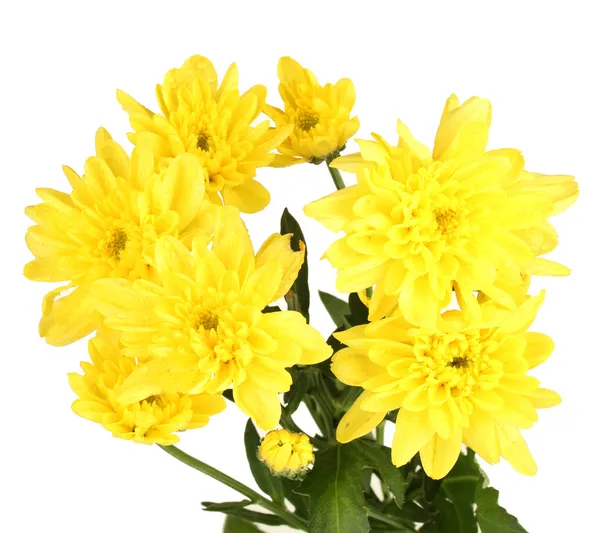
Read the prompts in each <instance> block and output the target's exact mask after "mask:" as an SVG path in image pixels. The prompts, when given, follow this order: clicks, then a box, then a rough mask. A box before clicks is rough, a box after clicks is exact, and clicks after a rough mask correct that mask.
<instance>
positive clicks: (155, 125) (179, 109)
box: [117, 55, 291, 213]
mask: <svg viewBox="0 0 600 533" xmlns="http://www.w3.org/2000/svg"><path fill="white" fill-rule="evenodd" d="M156 95H157V98H158V103H159V105H160V109H161V111H162V115H160V114H157V113H153V112H152V111H150V110H149V109H146V108H145V107H144V106H143V105H141V104H139V103H138V102H136V101H135V100H134V99H133V98H131V96H129V95H127V94H126V93H124V92H122V91H118V93H117V98H118V99H119V102H120V103H121V105H122V106H123V109H125V111H126V112H127V113H128V114H129V119H130V122H131V127H132V128H133V129H134V131H135V133H131V134H130V135H129V139H130V140H131V142H133V144H135V145H136V146H148V147H150V148H151V149H152V151H153V153H154V157H155V159H156V163H157V165H158V167H159V168H164V165H168V164H169V161H170V160H171V159H172V158H174V157H177V156H178V155H180V154H183V153H191V154H193V155H194V156H196V157H197V158H198V161H200V162H201V163H202V166H203V167H204V168H205V169H206V170H207V175H206V191H207V193H208V195H209V197H210V199H211V200H212V201H213V202H214V203H216V204H221V203H222V202H224V203H226V204H232V205H235V206H236V207H238V208H239V209H240V210H241V211H243V212H245V213H256V212H257V211H260V210H261V209H264V207H265V206H266V205H267V204H268V203H269V192H268V191H267V190H266V189H265V188H264V187H263V186H262V185H261V184H260V183H258V182H257V181H255V180H254V177H255V176H256V169H257V168H258V167H264V166H268V165H269V163H271V161H272V160H273V157H274V154H271V153H270V152H271V151H272V150H274V149H275V148H276V147H277V146H278V145H279V144H280V143H281V142H282V141H283V140H284V139H285V138H286V137H287V136H288V135H289V133H290V130H291V128H290V127H283V128H271V127H270V124H269V121H268V120H267V121H263V122H260V123H259V124H257V125H255V126H253V125H252V123H253V122H254V121H255V119H256V118H257V117H258V115H259V114H260V113H261V111H262V110H263V107H264V105H265V99H266V96H267V90H266V88H265V87H263V86H262V85H256V86H254V87H252V88H251V89H249V90H248V91H246V92H245V93H244V94H242V95H241V96H240V92H239V90H238V69H237V66H236V65H235V64H232V65H231V66H230V67H229V70H228V71H227V73H226V74H225V77H224V78H223V80H222V82H221V85H220V86H218V78H217V72H216V70H215V68H214V66H213V64H212V63H211V62H210V61H209V60H208V59H206V58H205V57H202V56H198V55H196V56H192V57H190V58H189V59H188V60H187V61H186V62H185V63H184V64H183V66H182V67H181V68H175V69H172V70H170V71H169V72H167V74H166V76H165V79H164V81H163V84H162V85H158V86H157V88H156Z"/></svg>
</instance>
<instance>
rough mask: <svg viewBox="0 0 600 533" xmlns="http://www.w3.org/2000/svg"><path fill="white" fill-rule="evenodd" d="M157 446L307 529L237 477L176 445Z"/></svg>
mask: <svg viewBox="0 0 600 533" xmlns="http://www.w3.org/2000/svg"><path fill="white" fill-rule="evenodd" d="M158 447H159V448H161V449H162V450H164V451H165V452H167V453H168V454H169V455H170V456H172V457H175V459H177V460H178V461H180V462H182V463H183V464H185V465H187V466H189V467H191V468H193V469H194V470H198V472H202V473H203V474H206V475H207V476H210V477H212V478H213V479H216V480H217V481H219V482H221V483H223V484H224V485H227V486H228V487H230V488H232V489H233V490H235V491H237V492H239V493H240V494H241V495H243V496H246V498H248V499H249V500H251V501H252V503H255V504H256V505H260V506H261V507H263V508H264V509H266V510H267V511H270V512H271V513H273V514H274V515H276V516H278V517H279V518H281V519H282V520H283V521H284V522H285V523H286V524H288V525H289V526H291V527H293V528H296V529H299V530H301V531H308V528H307V524H306V521H305V520H303V519H302V518H300V517H298V516H296V515H295V514H292V513H290V512H289V511H287V510H285V509H284V508H282V507H280V506H279V505H277V504H275V503H273V502H272V501H271V500H269V499H267V498H265V497H264V496H262V495H260V494H259V493H258V492H256V491H255V490H253V489H251V488H250V487H248V486H246V485H244V484H243V483H241V482H239V481H238V480H237V479H234V478H232V477H230V476H228V475H227V474H225V473H223V472H221V471H220V470H217V469H216V468H214V467H212V466H210V465H208V464H206V463H204V462H203V461H200V460H199V459H196V458H195V457H192V456H191V455H189V454H187V453H185V452H184V451H183V450H180V449H179V448H177V447H176V446H162V445H160V444H159V445H158Z"/></svg>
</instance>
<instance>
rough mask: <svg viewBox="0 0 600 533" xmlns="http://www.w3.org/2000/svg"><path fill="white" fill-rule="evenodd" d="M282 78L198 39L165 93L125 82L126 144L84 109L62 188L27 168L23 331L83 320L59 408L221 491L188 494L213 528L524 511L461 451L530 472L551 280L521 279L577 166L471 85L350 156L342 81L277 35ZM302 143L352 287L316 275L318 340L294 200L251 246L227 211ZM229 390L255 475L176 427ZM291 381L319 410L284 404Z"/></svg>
mask: <svg viewBox="0 0 600 533" xmlns="http://www.w3.org/2000/svg"><path fill="white" fill-rule="evenodd" d="M278 75H279V80H280V85H279V93H280V95H281V99H282V101H283V105H282V108H279V107H275V106H273V105H269V104H267V103H266V102H267V91H266V88H265V87H263V86H260V85H257V86H255V87H252V88H250V89H249V90H247V91H246V92H243V93H241V92H240V89H239V88H238V70H237V66H236V65H235V64H233V65H231V66H230V67H229V69H228V70H227V72H226V74H225V76H224V77H223V79H222V80H221V82H220V83H219V79H218V76H217V72H216V70H215V68H214V66H213V65H212V63H211V62H210V61H209V60H208V59H207V58H205V57H201V56H193V57H191V58H189V59H188V60H187V61H186V62H185V63H184V64H183V66H181V67H180V68H174V69H172V70H170V71H169V72H167V74H166V75H165V78H164V81H163V82H162V84H161V85H158V86H157V88H156V96H157V100H158V111H157V110H156V108H155V110H151V109H149V108H147V107H145V106H144V105H142V104H141V103H138V102H137V101H136V100H135V99H134V98H133V97H131V96H129V95H128V94H126V93H124V92H122V91H118V93H117V97H118V101H119V103H120V104H121V105H122V107H123V109H124V110H125V112H126V113H127V114H128V115H129V120H130V123H131V128H132V130H133V132H131V133H129V135H128V137H129V139H130V141H131V142H132V143H133V145H134V148H133V150H132V151H131V153H130V154H129V153H128V152H127V151H126V150H125V149H124V148H123V147H121V146H120V145H119V144H118V143H117V142H115V141H114V140H113V139H112V137H111V136H110V134H109V133H108V132H107V131H106V130H105V129H103V128H100V129H99V130H98V132H97V134H96V143H95V144H96V154H95V155H93V156H91V157H90V158H88V159H87V161H86V163H85V166H84V172H83V174H82V175H81V176H80V175H79V174H77V173H76V172H75V171H74V170H72V169H70V168H68V167H65V168H64V173H65V176H66V178H67V180H68V181H69V184H70V187H71V190H70V191H69V192H60V191H56V190H53V189H47V188H41V189H38V190H37V193H38V195H39V197H40V199H41V203H40V204H38V205H35V206H31V207H28V208H27V210H26V212H27V215H28V216H29V217H30V218H31V219H32V220H33V222H34V224H35V225H33V226H31V227H30V228H29V230H28V232H27V236H26V242H27V246H28V247H29V249H30V251H31V252H32V254H33V255H34V259H33V260H32V261H31V262H30V263H28V264H27V265H26V266H25V276H27V278H29V279H31V280H35V281H44V282H59V283H60V285H59V286H58V287H56V286H55V287H53V288H52V290H51V291H50V292H49V293H48V294H47V295H46V296H45V297H44V299H43V304H42V318H41V320H40V324H39V332H40V335H41V337H43V338H44V339H45V340H46V341H47V342H48V343H49V344H52V345H56V346H64V345H68V344H71V343H73V342H76V341H78V340H80V339H82V338H84V337H86V336H88V335H90V334H91V335H92V337H91V339H90V340H89V342H88V351H89V361H85V362H82V363H81V370H82V373H80V374H79V373H72V374H70V375H69V384H70V386H71V388H72V390H73V392H74V393H75V395H76V396H77V399H76V400H75V401H74V403H73V411H74V412H75V413H77V414H78V415H79V416H81V417H83V418H87V419H88V420H91V421H93V422H96V423H98V424H100V425H102V426H103V427H104V428H105V429H107V430H108V431H110V433H111V434H112V435H113V436H114V437H118V438H121V439H126V440H131V441H134V442H137V443H142V444H150V445H152V444H155V445H157V446H158V447H160V448H162V449H163V450H164V451H165V452H167V453H168V454H170V455H172V456H173V457H174V458H176V459H178V460H179V461H182V462H183V463H185V464H187V465H189V466H190V467H192V468H195V469H196V470H199V471H200V472H203V473H204V474H207V475H209V476H212V477H213V478H215V479H217V480H219V481H221V482H222V483H225V484H226V485H228V486H230V487H232V488H233V489H235V490H236V491H238V492H239V493H240V494H241V495H242V496H244V499H243V500H241V501H236V502H222V503H213V502H205V503H204V507H205V510H206V511H210V512H221V513H224V514H225V515H226V521H225V526H224V532H228V533H252V532H258V531H261V529H259V527H262V525H272V526H279V525H287V526H289V527H291V528H293V529H295V530H297V531H309V532H311V533H364V532H368V531H373V532H380V533H384V532H411V531H413V532H414V531H419V532H422V533H475V532H477V531H478V528H479V529H480V530H481V531H482V532H483V533H518V532H524V531H525V530H524V529H523V527H522V526H521V525H520V524H519V523H518V521H517V519H516V518H514V517H513V516H511V515H510V514H508V513H507V512H506V511H505V510H504V509H503V508H502V507H500V506H499V504H498V492H497V491H496V490H495V489H493V488H491V487H490V486H489V481H488V479H487V477H486V476H485V474H484V473H483V472H482V470H481V469H480V467H479V465H478V462H477V456H479V457H480V458H482V459H483V460H484V461H486V462H488V463H490V464H495V463H498V462H499V461H500V458H501V457H502V458H504V459H505V460H507V461H508V462H509V463H510V464H511V465H512V467H513V468H514V469H515V470H516V471H517V472H519V473H521V474H524V475H528V476H531V475H534V474H535V473H536V464H535V461H534V459H533V457H532V454H531V453H530V451H529V449H528V447H527V444H526V443H525V440H524V438H523V436H522V434H521V431H522V430H525V429H529V428H530V427H532V426H533V424H534V422H536V421H537V416H538V415H537V410H538V409H542V408H547V407H552V406H555V405H557V404H558V403H560V397H559V395H558V394H557V393H556V392H554V391H552V390H549V389H546V388H543V387H542V386H541V384H540V382H539V381H538V380H537V379H536V378H535V377H533V376H532V375H531V374H530V371H531V370H533V369H534V368H535V367H537V366H538V365H540V364H542V363H543V362H544V361H545V360H546V359H547V358H548V357H549V356H550V354H551V353H552V351H553V348H554V345H553V342H552V340H551V339H550V337H548V336H547V335H545V334H543V333H537V332H535V331H532V330H531V327H532V324H533V322H534V320H535V317H536V314H537V312H538V310H539V308H540V306H541V305H542V302H543V300H544V293H543V292H541V293H540V294H535V295H530V294H529V284H530V279H531V276H565V275H567V274H569V269H568V268H567V267H565V266H563V265H561V264H558V263H555V262H553V261H550V260H548V259H546V258H544V257H542V256H544V255H545V254H547V253H548V252H550V251H552V250H553V249H554V248H555V247H556V246H557V243H558V237H557V233H556V231H555V230H554V228H553V226H552V225H551V223H550V222H549V219H550V217H552V216H554V215H556V214H558V213H560V212H561V211H563V210H565V209H566V208H567V207H569V206H570V205H571V204H572V203H573V202H574V201H575V200H576V198H577V193H578V187H577V184H576V183H575V181H574V179H573V177H571V176H564V175H554V176H547V175H542V174H537V173H533V172H529V171H527V170H525V162H524V159H523V157H522V155H521V153H520V152H519V151H518V150H516V149H512V148H503V149H494V150H487V144H488V131H489V128H490V122H491V105H490V103H489V102H488V101H487V100H485V99H482V98H477V97H473V98H470V99H469V100H467V101H466V102H464V103H462V104H461V103H460V102H459V100H458V98H457V97H456V96H454V95H452V96H450V98H448V100H447V102H446V104H445V107H444V109H443V112H442V117H441V121H440V125H439V128H438V131H437V135H436V137H435V141H434V143H433V149H432V150H430V149H429V148H428V147H427V146H425V145H423V144H421V143H420V142H419V141H417V140H416V139H415V138H414V137H413V136H412V135H411V133H410V131H409V129H408V127H407V126H406V125H405V124H403V123H402V122H400V121H398V123H397V132H398V141H397V142H393V143H390V142H388V141H386V140H384V139H383V138H382V137H381V136H379V135H376V134H373V140H357V141H356V142H357V143H358V146H359V148H360V152H359V153H355V154H349V155H346V154H344V149H345V147H346V143H347V142H348V141H349V140H350V139H351V138H352V137H353V136H354V135H355V134H356V132H357V130H358V128H359V122H358V118H357V117H355V116H352V109H353V107H354V103H355V99H356V94H355V90H354V85H353V83H352V81H350V80H349V79H341V80H339V81H338V82H337V83H335V84H331V83H328V84H326V85H324V86H323V85H321V84H319V82H318V81H317V78H316V77H315V75H314V74H313V73H312V72H311V71H310V70H308V69H306V68H303V67H302V66H301V65H300V64H299V63H297V62H296V61H295V60H293V59H291V58H289V57H284V58H282V59H281V60H280V62H279V66H278ZM261 114H262V115H265V116H264V117H263V118H262V119H261V118H260V117H261ZM300 163H312V164H314V165H322V166H323V167H325V168H326V169H327V170H328V171H329V174H330V175H331V177H332V179H333V184H334V185H335V188H336V191H334V192H332V193H331V194H330V195H328V196H326V197H324V198H321V199H318V200H315V201H314V202H312V203H310V204H308V205H306V206H304V213H305V214H306V215H307V216H308V217H311V218H314V219H316V220H317V221H319V222H320V223H322V224H323V226H325V228H327V229H328V230H331V231H333V232H337V233H338V235H337V238H333V237H332V243H331V245H330V246H329V248H328V250H327V252H326V253H325V258H326V259H327V260H328V261H329V262H330V263H331V265H332V266H333V267H334V268H335V269H336V270H337V282H336V289H337V291H338V293H342V294H348V295H349V296H348V297H347V298H340V297H338V296H336V295H333V294H330V293H328V292H320V293H319V294H320V298H321V301H322V304H323V305H324V306H325V308H326V309H327V311H328V312H329V314H330V315H331V318H332V319H333V321H334V323H335V325H336V326H337V329H336V330H335V331H334V332H332V334H331V336H330V337H329V338H328V339H325V338H324V337H323V336H322V335H321V334H320V333H319V332H318V331H317V330H316V329H315V328H314V327H313V326H311V325H309V311H310V309H309V306H310V297H309V295H310V293H309V283H308V267H307V263H306V253H307V244H306V243H305V239H304V236H303V234H302V231H301V229H300V226H299V224H298V222H297V221H296V219H295V218H294V217H293V216H292V215H291V213H290V212H289V211H288V210H287V209H285V210H284V212H283V215H282V217H281V228H280V229H279V231H278V232H276V233H274V234H273V235H271V236H270V237H269V238H268V239H267V240H266V241H265V242H264V243H263V244H262V245H261V246H260V247H259V248H258V250H257V251H256V250H255V248H254V246H253V244H252V241H251V239H250V236H249V234H248V231H247V229H246V226H245V225H244V222H243V219H242V217H241V214H240V213H243V214H255V213H258V212H260V211H261V210H262V209H264V207H265V206H266V205H267V204H268V203H269V202H270V195H269V192H268V190H267V189H266V188H265V187H264V186H263V185H262V184H261V183H260V182H259V181H257V179H256V177H257V171H258V170H259V169H260V168H261V167H268V166H271V167H279V168H281V167H286V166H289V165H295V164H300ZM282 172H283V171H282ZM342 172H344V173H349V174H350V179H351V180H352V183H353V184H352V185H350V186H346V185H345V181H344V177H343V175H342ZM346 179H348V177H346ZM298 208H299V206H293V207H292V210H295V209H298ZM228 402H229V403H231V404H232V406H233V407H232V408H237V409H240V410H241V411H242V412H243V413H244V414H245V415H247V416H248V417H249V419H248V423H247V426H246V430H245V447H246V452H247V457H248V462H249V467H250V469H251V471H252V474H253V475H254V478H255V480H256V483H257V485H258V487H259V488H260V490H261V492H260V493H259V492H258V491H257V490H255V489H252V488H250V487H248V486H246V485H244V484H242V483H240V482H239V481H237V480H235V479H234V478H232V477H230V476H228V475H227V474H226V473H223V472H220V471H218V470H216V469H215V468H213V467H211V466H209V465H208V464H206V463H204V462H202V461H201V460H199V459H196V458H194V457H192V456H190V455H188V454H187V453H185V452H183V451H181V450H180V449H178V448H177V447H176V446H175V444H176V443H178V442H179V439H180V437H179V433H180V432H183V431H187V430H191V429H196V428H202V427H204V426H206V425H207V424H208V422H209V419H210V417H212V416H216V415H218V414H219V413H220V412H221V411H223V410H224V409H225V407H226V404H227V403H228ZM301 404H304V405H305V406H306V408H307V410H308V412H309V413H310V415H311V416H312V418H313V419H314V422H315V429H314V430H312V431H308V432H307V431H303V430H302V429H301V428H300V427H299V426H298V423H297V421H295V420H294V414H295V413H296V411H297V409H298V407H299V406H300V405H301ZM296 418H297V417H296ZM386 427H387V428H388V429H389V428H391V427H393V428H394V430H393V440H392V439H390V440H389V441H387V442H389V443H391V448H389V447H387V446H386V445H385V443H386V439H385V437H386V435H385V430H386ZM205 431H208V430H205Z"/></svg>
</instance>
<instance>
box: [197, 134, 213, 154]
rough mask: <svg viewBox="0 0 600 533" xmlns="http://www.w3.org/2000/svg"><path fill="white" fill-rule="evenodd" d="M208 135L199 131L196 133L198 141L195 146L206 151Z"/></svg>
mask: <svg viewBox="0 0 600 533" xmlns="http://www.w3.org/2000/svg"><path fill="white" fill-rule="evenodd" d="M209 139H210V137H209V136H208V135H206V133H200V134H199V135H198V141H197V143H196V146H197V147H198V148H199V149H200V150H202V151H203V152H208V149H209V147H210V146H209V143H208V141H209Z"/></svg>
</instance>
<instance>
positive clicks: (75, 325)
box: [39, 287, 101, 346]
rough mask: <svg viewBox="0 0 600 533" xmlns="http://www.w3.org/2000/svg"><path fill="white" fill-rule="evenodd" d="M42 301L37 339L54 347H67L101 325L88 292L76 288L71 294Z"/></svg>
mask: <svg viewBox="0 0 600 533" xmlns="http://www.w3.org/2000/svg"><path fill="white" fill-rule="evenodd" d="M51 294H52V296H51V299H49V300H47V301H46V302H45V304H46V305H45V308H44V316H43V317H42V319H41V320H40V325H39V332H40V337H43V338H45V339H46V342H47V343H48V344H52V345H53V346H66V345H67V344H70V343H72V342H75V341H77V340H79V339H82V338H83V337H85V336H87V335H89V334H90V333H91V332H92V331H94V330H95V329H96V328H97V327H98V326H99V325H100V320H101V318H100V315H99V314H98V312H97V311H96V308H95V305H94V299H93V298H91V297H90V294H89V292H88V291H87V290H86V289H84V288H82V287H79V288H77V289H75V290H74V291H73V292H72V293H71V294H69V295H67V296H64V297H62V298H59V299H58V300H54V298H55V297H56V294H57V293H56V292H55V291H52V293H51Z"/></svg>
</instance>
